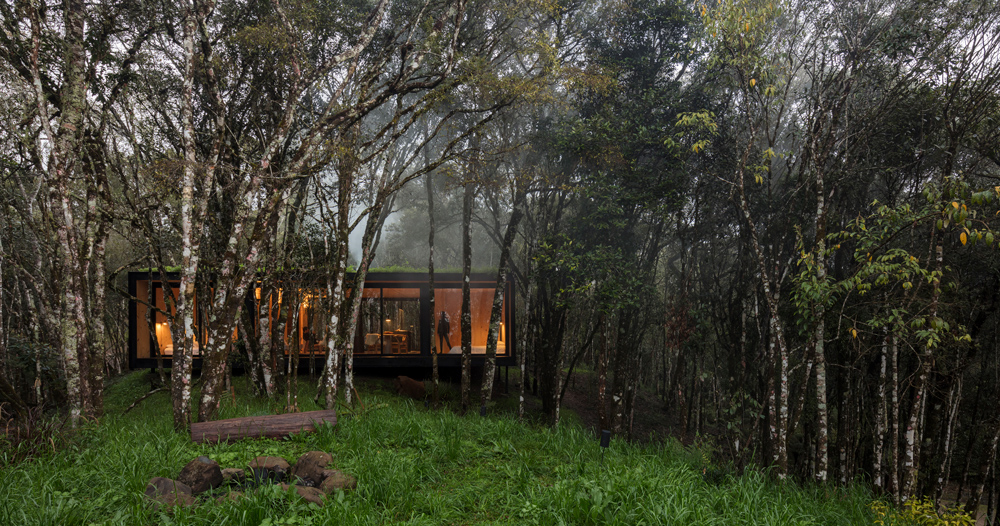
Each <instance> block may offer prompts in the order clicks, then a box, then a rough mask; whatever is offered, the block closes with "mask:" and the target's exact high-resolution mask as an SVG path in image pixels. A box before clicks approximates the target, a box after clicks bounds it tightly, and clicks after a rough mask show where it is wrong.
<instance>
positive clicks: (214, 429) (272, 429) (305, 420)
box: [191, 409, 337, 444]
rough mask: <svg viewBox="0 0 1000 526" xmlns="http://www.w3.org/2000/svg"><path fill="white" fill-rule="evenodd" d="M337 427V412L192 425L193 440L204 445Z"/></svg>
mask: <svg viewBox="0 0 1000 526" xmlns="http://www.w3.org/2000/svg"><path fill="white" fill-rule="evenodd" d="M323 422H329V423H330V424H331V425H337V411H336V410H333V409H331V410H329V411H324V410H320V411H306V412H304V413H287V414H284V415H262V416H246V417H243V418H228V419H226V420H214V421H212V422H198V423H196V424H191V440H193V441H195V442H197V443H199V444H200V443H202V442H208V443H210V444H211V443H216V442H232V441H236V440H241V439H244V438H250V437H253V438H278V437H284V436H288V435H290V434H292V433H298V432H300V431H315V430H316V424H321V423H323Z"/></svg>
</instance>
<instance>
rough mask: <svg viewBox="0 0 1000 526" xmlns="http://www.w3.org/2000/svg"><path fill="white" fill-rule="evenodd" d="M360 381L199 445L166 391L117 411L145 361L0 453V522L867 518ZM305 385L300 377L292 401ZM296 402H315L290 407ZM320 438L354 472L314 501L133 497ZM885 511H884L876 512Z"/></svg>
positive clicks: (863, 495) (850, 493) (239, 402)
mask: <svg viewBox="0 0 1000 526" xmlns="http://www.w3.org/2000/svg"><path fill="white" fill-rule="evenodd" d="M240 382H241V379H237V386H236V393H237V396H236V397H235V401H234V399H232V398H230V399H228V400H227V401H226V402H225V404H224V405H223V409H222V414H220V418H229V417H235V416H248V415H253V414H266V413H269V412H272V411H273V410H274V409H275V408H273V407H271V405H270V404H271V402H268V401H266V400H258V399H254V398H251V397H249V396H239V393H240V392H245V389H240V387H241V386H242V383H240ZM387 385H388V382H383V381H371V382H368V383H366V384H363V385H362V388H361V390H360V392H361V394H362V396H363V399H364V400H363V401H364V404H365V405H364V409H360V406H359V409H358V410H357V412H356V413H355V414H347V413H345V412H341V415H340V421H339V423H338V425H337V426H336V428H332V427H325V428H321V429H319V430H318V431H316V432H314V433H307V434H303V435H298V436H293V437H292V438H290V439H286V440H247V441H242V442H239V443H236V444H228V445H216V446H207V445H206V446H203V445H196V444H193V443H192V442H191V441H190V440H189V439H188V437H187V436H186V435H182V434H177V433H174V432H173V431H172V428H171V416H170V405H169V398H168V396H169V395H168V394H167V393H159V394H156V395H153V396H152V397H150V398H149V399H147V400H145V401H144V402H142V404H141V405H140V406H138V407H137V408H136V409H134V410H133V411H131V412H129V413H127V414H125V415H122V412H123V410H124V409H125V408H126V407H127V406H128V405H129V404H130V403H131V402H132V401H134V400H136V399H137V398H139V397H140V396H141V395H142V394H143V393H144V392H145V391H146V389H147V388H148V387H147V386H148V383H147V382H146V380H145V379H144V373H141V372H137V373H132V374H130V375H128V376H125V377H123V378H121V379H120V380H119V381H118V382H116V383H115V384H114V385H113V386H111V387H110V388H109V389H108V392H107V402H106V406H107V410H106V411H107V415H106V416H105V417H104V418H103V419H102V420H101V422H100V424H99V425H97V424H91V425H88V426H87V427H85V428H84V429H83V430H82V431H81V432H80V433H79V434H78V435H77V436H76V438H75V440H74V441H73V442H72V443H71V444H70V445H69V446H67V447H64V448H62V449H60V450H58V451H56V452H54V453H53V452H51V451H49V452H47V453H42V454H40V455H39V456H35V457H34V458H32V459H29V460H27V461H23V462H18V463H15V464H12V465H8V460H10V458H11V457H10V456H8V455H10V452H9V451H2V450H0V455H4V456H3V457H0V459H2V460H3V461H4V465H3V467H2V468H0V524H3V525H25V526H27V525H45V526H48V525H56V524H58V525H75V524H79V525H91V524H97V525H103V524H204V525H253V526H258V525H320V524H337V525H341V524H390V523H391V524H543V525H548V524H553V525H555V524H571V525H578V524H579V525H583V524H622V525H638V524H678V525H687V524H720V525H750V524H761V525H765V524H766V525H806V524H817V525H836V524H845V525H847V524H873V523H874V521H875V520H877V519H878V518H882V519H883V520H885V516H884V515H883V516H881V517H877V516H876V515H875V514H874V513H873V511H872V508H871V506H870V505H871V497H870V496H869V494H868V493H867V492H866V491H865V490H863V489H860V488H856V487H854V488H848V489H838V488H801V487H798V486H795V485H793V484H778V483H774V482H773V481H770V480H769V479H768V478H767V477H766V476H765V475H763V474H761V473H759V472H755V471H750V470H748V471H747V472H746V473H744V474H742V475H736V474H732V473H728V472H726V471H725V470H722V469H719V468H717V467H713V466H711V465H708V464H706V458H707V456H708V455H707V454H706V452H705V449H704V448H703V449H693V448H685V447H683V446H681V445H680V444H678V443H676V442H667V443H663V444H647V445H633V444H627V443H623V442H618V441H613V442H612V444H611V447H610V448H608V450H607V451H606V454H605V455H604V459H603V463H602V459H601V451H600V448H599V445H598V441H597V440H596V439H595V438H594V436H593V435H592V434H591V433H589V432H587V431H584V430H583V429H582V428H581V427H580V426H579V425H577V424H575V423H573V422H572V421H571V420H570V421H567V422H565V423H564V424H561V425H560V427H559V428H558V429H555V430H553V429H548V428H545V427H541V426H531V425H528V426H526V425H522V424H520V423H518V422H517V420H516V418H514V417H513V416H511V414H510V413H507V412H505V411H504V406H503V403H502V402H501V404H500V406H498V409H497V411H496V414H495V415H491V416H489V417H487V418H481V417H479V416H478V414H475V415H469V416H465V417H460V416H457V415H456V414H455V413H454V412H452V411H449V410H433V409H425V408H424V407H423V405H422V404H415V403H414V402H412V401H410V400H406V399H402V398H399V397H397V396H396V395H395V394H392V393H390V392H388V391H386V390H385V387H383V386H387ZM309 388H310V386H309V385H308V383H307V382H303V383H302V387H301V389H302V392H301V395H302V400H303V401H304V405H306V404H308V405H311V399H310V398H309V395H310V392H309ZM303 409H304V410H308V409H314V407H303ZM313 449H320V450H324V451H327V452H329V453H331V454H332V455H333V457H334V464H335V465H336V467H337V468H339V469H342V470H344V471H346V472H349V473H352V474H354V475H355V476H356V477H357V478H358V489H357V491H356V492H353V493H347V494H344V493H338V494H336V495H331V496H330V497H328V499H327V502H326V505H325V506H324V507H322V508H319V507H316V506H315V505H313V504H307V503H305V502H304V501H301V500H298V499H297V498H296V497H292V496H289V495H287V494H284V493H281V492H280V491H279V490H277V489H274V488H272V489H269V490H263V491H259V492H257V493H255V494H252V495H250V496H248V497H247V498H245V499H242V500H239V501H236V502H229V503H225V504H215V503H206V504H201V505H199V506H198V507H197V508H194V509H182V510H177V511H176V512H175V513H173V514H172V515H170V514H166V513H162V512H155V511H153V510H151V509H150V508H149V507H148V506H147V505H146V504H145V502H144V500H143V490H144V488H145V485H146V482H147V481H148V480H149V479H150V478H151V477H155V476H165V477H175V476H176V475H177V474H178V473H179V471H180V469H181V468H182V467H183V466H184V464H185V463H187V462H188V461H190V460H191V459H192V458H194V457H195V456H197V455H208V456H210V457H212V458H214V459H216V460H218V461H219V462H220V463H221V464H222V465H223V466H241V465H245V464H246V463H247V462H248V461H249V460H250V459H252V458H253V457H255V456H258V455H280V456H283V457H285V458H288V459H290V460H294V459H295V458H298V456H299V455H300V454H301V453H304V452H306V451H310V450H313ZM885 522H887V523H891V522H893V521H885Z"/></svg>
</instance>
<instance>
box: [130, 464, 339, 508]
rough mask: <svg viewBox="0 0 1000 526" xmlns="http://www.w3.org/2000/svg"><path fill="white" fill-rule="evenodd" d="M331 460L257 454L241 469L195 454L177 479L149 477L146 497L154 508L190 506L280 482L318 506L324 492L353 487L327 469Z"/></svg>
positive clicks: (320, 504)
mask: <svg viewBox="0 0 1000 526" xmlns="http://www.w3.org/2000/svg"><path fill="white" fill-rule="evenodd" d="M332 462H333V457H331V456H330V455H329V454H327V453H324V452H322V451H310V452H308V453H306V454H304V455H302V456H301V457H299V459H298V461H296V462H295V465H290V464H289V463H288V461H286V460H285V459H283V458H281V457H257V458H255V459H253V460H251V461H250V463H249V464H248V465H247V467H246V468H245V469H241V468H225V469H222V468H221V467H220V466H219V463H218V462H216V461H214V460H212V459H210V458H208V457H198V458H196V459H194V460H192V461H191V462H188V464H187V465H186V466H184V469H182V470H181V472H180V474H179V475H178V476H177V480H173V479H168V478H165V477H153V478H152V479H150V481H149V483H148V484H146V498H147V499H148V500H149V502H150V504H151V505H152V506H153V507H154V508H156V509H160V508H161V507H166V508H170V507H172V506H194V505H197V503H198V501H199V499H204V498H214V499H215V500H216V501H217V502H225V501H232V500H237V499H239V498H240V497H242V496H243V493H244V492H245V491H248V490H252V489H254V488H256V487H258V486H260V485H263V484H280V485H281V489H282V490H284V491H288V490H289V489H291V488H295V492H296V493H297V494H298V495H299V496H300V497H302V498H303V499H305V500H307V501H309V502H312V503H315V504H316V505H318V506H322V505H323V499H324V497H326V495H327V494H329V493H332V492H333V491H335V490H338V489H339V490H342V491H350V490H353V489H355V488H356V487H357V480H355V478H354V477H352V476H351V475H348V474H345V473H343V472H341V471H338V470H335V469H330V467H329V466H330V464H331V463H332Z"/></svg>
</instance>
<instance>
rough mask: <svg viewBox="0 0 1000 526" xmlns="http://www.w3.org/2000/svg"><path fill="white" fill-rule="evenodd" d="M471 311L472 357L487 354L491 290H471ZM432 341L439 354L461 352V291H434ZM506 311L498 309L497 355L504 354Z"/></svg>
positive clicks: (505, 347) (505, 346)
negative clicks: (499, 311) (499, 312)
mask: <svg viewBox="0 0 1000 526" xmlns="http://www.w3.org/2000/svg"><path fill="white" fill-rule="evenodd" d="M469 299H470V307H471V311H472V342H471V343H472V354H486V338H487V336H488V334H489V328H490V311H491V310H492V309H493V289H492V288H473V289H472V290H471V291H470V294H469ZM434 311H435V312H434V340H435V346H436V348H437V349H438V352H439V353H442V354H461V353H462V323H461V320H462V318H461V316H462V289H435V290H434ZM506 314H507V313H506V309H502V310H501V315H500V335H499V341H498V342H497V355H498V356H500V355H504V354H506V353H507V345H506V342H507V334H506V333H507V330H506V329H507V323H506V322H507V319H506Z"/></svg>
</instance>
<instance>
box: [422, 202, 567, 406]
mask: <svg viewBox="0 0 1000 526" xmlns="http://www.w3.org/2000/svg"><path fill="white" fill-rule="evenodd" d="M515 191H517V195H516V196H515V198H514V211H513V212H512V213H511V216H510V220H509V221H508V223H507V232H506V233H504V236H503V245H502V246H501V247H500V263H499V265H498V268H497V279H496V288H495V289H494V291H493V308H492V309H491V310H490V329H489V334H488V335H487V338H486V366H485V367H484V368H483V388H482V393H481V394H482V401H481V405H483V406H485V405H486V404H487V403H488V402H489V401H490V399H491V398H492V396H493V378H494V377H495V376H496V367H497V365H496V362H497V338H498V336H499V334H500V319H501V314H502V313H503V299H504V291H505V290H506V288H507V273H508V272H510V247H511V246H512V245H513V244H514V237H515V236H516V235H517V225H518V223H520V222H521V218H522V217H523V216H524V210H523V207H522V205H523V202H524V192H523V191H519V190H515ZM431 312H433V311H431ZM508 323H509V322H508ZM510 337H511V336H510V335H509V334H508V338H510ZM561 391H562V390H561V389H560V392H561ZM557 407H558V402H557Z"/></svg>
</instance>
